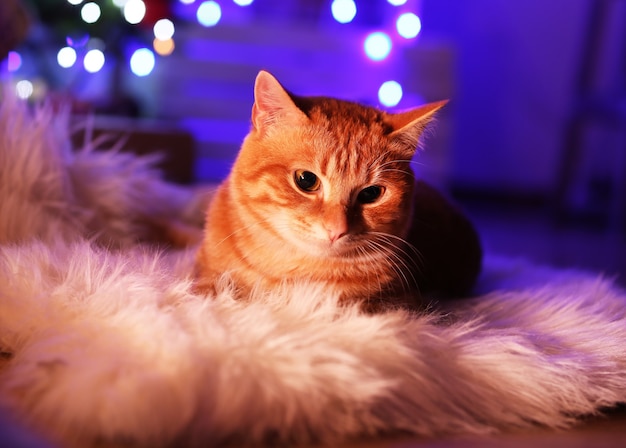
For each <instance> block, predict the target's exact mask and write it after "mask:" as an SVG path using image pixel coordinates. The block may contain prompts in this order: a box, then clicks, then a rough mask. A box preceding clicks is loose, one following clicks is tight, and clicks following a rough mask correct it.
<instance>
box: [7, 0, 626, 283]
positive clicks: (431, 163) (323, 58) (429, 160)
mask: <svg viewBox="0 0 626 448" xmlns="http://www.w3.org/2000/svg"><path fill="white" fill-rule="evenodd" d="M22 9H23V10H24V11H25V14H24V15H23V14H21V12H20V11H21V10H22ZM27 24H28V26H27ZM0 26H3V30H7V31H6V32H3V33H4V35H5V37H3V38H2V39H3V41H2V47H3V48H4V49H5V51H4V52H3V53H2V55H1V57H2V58H3V62H2V63H1V64H0V77H1V78H2V80H3V81H4V82H6V83H9V84H10V85H11V86H12V87H13V88H14V89H15V92H16V94H17V95H19V96H20V97H22V98H24V99H25V100H28V101H36V100H38V99H41V98H43V97H44V96H50V95H52V96H54V97H57V98H61V99H62V100H63V101H70V102H71V103H72V104H73V107H74V110H75V112H76V114H77V115H80V114H85V113H89V114H93V113H95V114H96V116H97V117H98V119H97V121H96V122H97V126H98V127H100V128H102V130H111V129H114V130H116V131H118V132H121V133H124V134H126V135H130V136H131V137H130V138H129V141H128V145H129V146H130V147H131V148H130V149H133V150H136V151H138V152H151V151H155V150H156V151H161V152H163V153H164V154H165V162H164V163H163V167H164V169H165V170H166V174H167V175H168V176H169V177H170V178H171V179H173V180H175V181H178V182H185V183H194V184H198V183H212V182H217V181H219V180H221V179H223V178H224V176H225V175H226V174H227V173H228V171H229V169H230V166H231V164H232V162H233V160H234V158H235V156H236V154H237V150H238V148H239V145H240V143H241V141H242V139H243V137H244V136H245V134H246V133H247V131H248V129H249V116H250V109H251V105H252V100H253V98H252V87H253V82H254V77H255V75H256V73H257V72H258V70H259V69H266V70H269V71H270V72H272V73H273V74H274V75H275V76H277V77H278V79H279V80H280V81H281V82H282V83H283V85H284V86H285V87H286V88H288V89H289V90H291V91H293V92H294V93H298V94H305V95H309V94H317V95H327V96H335V97H339V98H344V99H350V100H355V101H359V102H362V103H366V104H371V105H375V106H377V107H381V108H387V109H390V110H396V109H405V108H409V107H412V106H416V105H419V104H422V103H424V102H428V101H435V100H440V99H444V98H449V99H450V100H451V101H450V103H449V105H448V106H446V108H445V110H444V112H443V113H442V114H441V116H440V118H439V120H438V122H437V126H436V129H435V131H434V132H433V134H432V135H431V136H430V137H429V139H428V140H427V143H426V150H425V151H424V152H423V153H421V154H419V155H418V157H417V161H418V165H417V170H418V171H419V175H420V176H421V177H424V178H426V179H427V180H429V181H430V182H432V183H434V184H436V185H437V186H439V187H440V188H442V189H444V190H446V191H447V192H449V193H450V194H451V195H453V196H455V197H456V198H457V199H458V200H459V201H460V202H461V203H462V204H463V205H465V206H466V207H467V209H468V210H469V211H470V214H472V215H473V217H474V218H475V220H476V221H477V222H478V224H479V227H480V228H481V233H482V234H483V237H484V239H485V241H486V245H487V246H488V247H494V248H495V250H496V251H497V252H502V253H506V254H511V255H522V256H530V257H531V258H534V259H537V260H539V261H543V262H547V263H551V264H557V265H567V266H579V267H585V268H591V269H595V270H602V271H604V272H607V274H609V275H617V276H622V277H623V276H624V273H626V250H625V249H626V244H624V234H625V233H626V224H625V223H626V0H550V1H545V0H293V1H287V0H22V1H21V3H20V4H18V0H2V3H0Z"/></svg>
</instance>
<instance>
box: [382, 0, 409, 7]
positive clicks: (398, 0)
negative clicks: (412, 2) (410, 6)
mask: <svg viewBox="0 0 626 448" xmlns="http://www.w3.org/2000/svg"><path fill="white" fill-rule="evenodd" d="M387 2H389V4H390V5H393V6H402V5H404V4H405V3H406V2H407V0H387Z"/></svg>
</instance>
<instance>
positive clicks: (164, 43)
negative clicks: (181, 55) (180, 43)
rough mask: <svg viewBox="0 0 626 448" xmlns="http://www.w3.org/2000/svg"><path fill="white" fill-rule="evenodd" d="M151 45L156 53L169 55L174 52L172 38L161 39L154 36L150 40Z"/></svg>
mask: <svg viewBox="0 0 626 448" xmlns="http://www.w3.org/2000/svg"><path fill="white" fill-rule="evenodd" d="M152 47H153V48H154V51H155V52H156V53H157V54H159V55H161V56H169V55H170V54H172V53H173V52H174V48H176V44H175V43H174V39H167V40H161V39H157V38H156V37H155V38H154V40H153V41H152Z"/></svg>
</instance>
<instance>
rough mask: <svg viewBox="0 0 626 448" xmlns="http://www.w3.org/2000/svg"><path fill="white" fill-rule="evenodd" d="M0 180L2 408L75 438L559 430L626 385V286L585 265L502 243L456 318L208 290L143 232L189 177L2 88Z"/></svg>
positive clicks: (176, 199) (179, 195)
mask: <svg viewBox="0 0 626 448" xmlns="http://www.w3.org/2000/svg"><path fill="white" fill-rule="evenodd" d="M0 179H1V181H0V182H1V183H0V202H1V203H2V204H3V206H2V207H3V210H2V216H0V352H1V353H3V356H2V357H0V406H1V407H2V408H3V409H5V410H6V411H7V412H8V413H9V415H10V416H11V418H13V419H16V420H17V421H18V422H21V423H22V424H24V425H26V426H27V427H30V428H33V429H35V430H37V431H40V432H41V433H42V434H43V435H44V436H45V437H47V438H49V439H50V440H53V441H56V442H60V443H61V444H62V445H64V446H72V445H73V446H89V445H95V444H98V443H129V444H135V445H137V446H146V447H154V446H169V445H173V444H175V443H180V444H184V445H188V446H193V445H197V446H206V445H207V444H212V443H225V442H231V443H257V442H264V441H265V442H268V441H271V442H278V441H284V442H297V443H307V442H311V441H322V442H331V441H337V440H343V439H346V438H349V437H356V436H363V435H370V434H379V433H388V432H395V431H407V432H409V433H414V434H422V435H436V434H442V433H482V432H490V431H496V430H506V429H511V428H515V427H527V426H529V425H534V424H539V425H545V426H548V427H564V426H567V425H570V424H572V423H574V422H575V421H576V419H577V418H579V417H581V416H584V415H588V414H595V413H598V412H599V411H600V410H601V409H603V408H606V407H611V406H615V405H616V404H618V403H620V402H624V401H625V400H626V295H625V294H624V292H623V291H621V290H619V289H618V288H616V287H615V286H613V285H612V284H611V282H610V281H607V280H605V279H602V278H599V277H596V276H594V275H590V274H583V273H577V272H571V271H554V270H551V269H548V268H536V267H532V266H531V265H527V264H525V263H523V262H519V261H512V260H506V259H499V258H495V257H491V258H488V260H487V263H486V267H485V274H484V276H483V278H482V279H481V284H480V285H479V287H480V289H481V291H483V292H484V294H482V295H480V296H477V297H476V298H475V299H472V300H471V301H469V302H464V304H463V305H462V306H459V307H458V308H457V309H456V310H455V311H454V312H453V313H449V314H445V315H444V314H435V313H432V314H421V315H415V314H411V313H408V312H405V311H393V312H387V313H384V314H377V315H367V314H363V313H362V312H360V311H359V310H358V309H357V308H356V307H351V306H340V305H339V304H338V302H337V298H336V297H334V296H333V295H332V293H329V292H328V291H325V290H324V288H323V287H322V286H320V285H315V284H300V285H295V286H293V287H290V288H286V287H285V288H283V289H279V290H276V291H273V292H272V293H271V294H257V295H256V296H255V297H251V298H250V300H249V301H235V300H234V299H233V295H232V294H231V291H230V290H229V287H228V282H227V281H226V279H225V281H224V284H223V285H222V287H221V289H220V290H219V291H218V293H217V294H216V296H215V297H205V296H201V295H197V294H194V293H193V292H192V290H191V279H190V272H191V268H192V264H193V251H191V250H189V251H178V252H177V251H159V250H157V249H154V248H151V247H149V246H146V245H142V244H138V243H137V241H139V240H142V239H143V238H142V236H143V233H145V232H147V231H148V230H147V228H146V226H145V223H146V222H147V221H146V218H147V217H148V218H151V217H154V216H158V217H163V216H167V215H168V214H173V215H175V216H180V217H181V219H185V220H188V221H192V220H193V219H195V218H193V216H196V215H197V213H201V211H199V210H195V209H194V207H193V206H191V207H190V206H188V203H192V204H193V203H194V202H193V201H194V198H195V197H194V195H193V193H191V192H189V191H187V190H184V189H181V188H177V187H173V186H171V185H168V184H166V183H164V182H163V181H161V180H160V178H159V176H158V173H157V172H155V171H154V170H153V169H152V168H151V165H150V161H149V160H144V159H139V158H135V157H134V156H130V155H126V154H122V153H120V152H117V151H105V152H98V151H94V150H93V149H92V148H91V147H88V148H85V149H83V150H81V151H78V152H72V151H71V148H70V147H69V137H68V120H67V114H64V113H63V112H57V113H55V112H54V111H53V110H52V109H50V108H48V107H42V108H38V109H35V111H34V112H31V111H29V110H28V109H27V108H26V107H25V106H24V105H23V104H22V103H20V102H18V101H16V100H13V99H10V98H9V97H8V96H6V95H5V98H4V100H3V102H2V105H1V106H0Z"/></svg>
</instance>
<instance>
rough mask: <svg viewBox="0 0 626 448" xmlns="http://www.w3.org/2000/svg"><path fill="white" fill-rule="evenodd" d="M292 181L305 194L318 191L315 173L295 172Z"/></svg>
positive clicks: (317, 179)
mask: <svg viewBox="0 0 626 448" xmlns="http://www.w3.org/2000/svg"><path fill="white" fill-rule="evenodd" d="M294 180H295V182H296V185H297V186H298V188H300V189H301V190H302V191H304V192H307V193H310V192H313V191H317V190H319V188H320V185H321V182H320V178H319V177H317V175H315V173H312V172H310V171H306V170H297V171H296V172H295V174H294Z"/></svg>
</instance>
